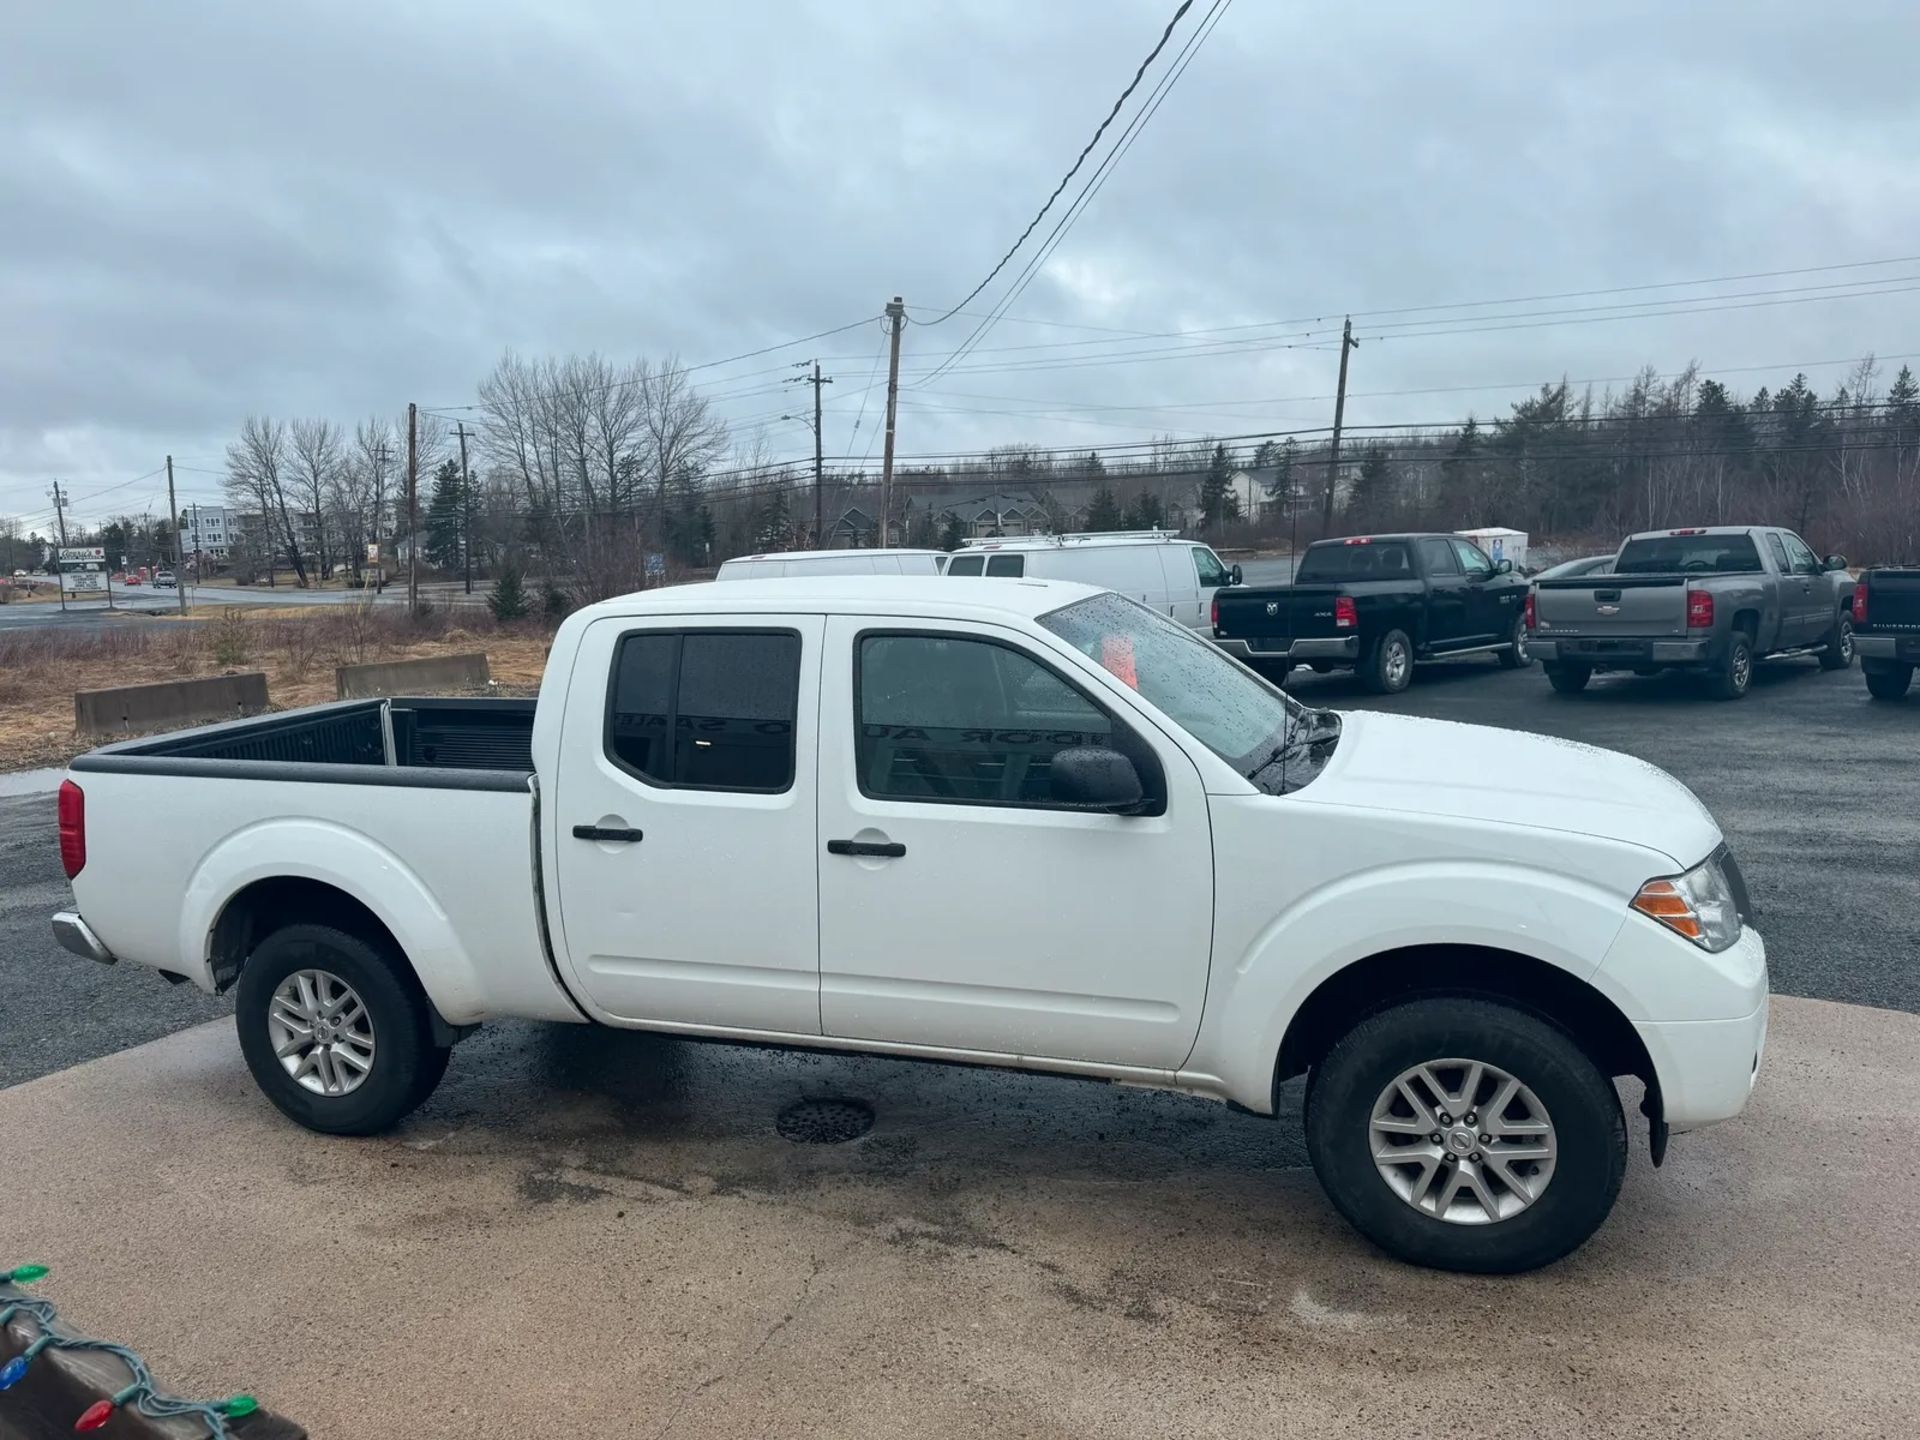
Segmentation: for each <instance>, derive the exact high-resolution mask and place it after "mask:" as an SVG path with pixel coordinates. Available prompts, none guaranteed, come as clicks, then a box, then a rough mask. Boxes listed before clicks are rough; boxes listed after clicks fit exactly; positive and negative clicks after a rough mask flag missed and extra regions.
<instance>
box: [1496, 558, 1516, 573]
mask: <svg viewBox="0 0 1920 1440" xmlns="http://www.w3.org/2000/svg"><path fill="white" fill-rule="evenodd" d="M1493 573H1494V574H1496V575H1511V574H1512V573H1513V562H1512V561H1511V560H1496V561H1494V562H1493Z"/></svg>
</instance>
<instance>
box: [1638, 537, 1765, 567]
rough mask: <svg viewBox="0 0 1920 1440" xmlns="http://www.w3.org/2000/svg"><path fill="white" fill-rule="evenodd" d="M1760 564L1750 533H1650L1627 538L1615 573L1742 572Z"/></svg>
mask: <svg viewBox="0 0 1920 1440" xmlns="http://www.w3.org/2000/svg"><path fill="white" fill-rule="evenodd" d="M1759 568H1760V552H1759V551H1758V550H1756V549H1755V548H1754V545H1753V537H1752V536H1751V535H1649V536H1646V537H1644V538H1642V539H1638V540H1629V541H1627V543H1626V544H1625V545H1622V546H1621V547H1620V558H1619V559H1618V560H1616V561H1615V562H1614V566H1613V573H1614V574H1616V575H1674V574H1692V575H1741V574H1747V573H1751V572H1752V571H1755V570H1758V569H1759Z"/></svg>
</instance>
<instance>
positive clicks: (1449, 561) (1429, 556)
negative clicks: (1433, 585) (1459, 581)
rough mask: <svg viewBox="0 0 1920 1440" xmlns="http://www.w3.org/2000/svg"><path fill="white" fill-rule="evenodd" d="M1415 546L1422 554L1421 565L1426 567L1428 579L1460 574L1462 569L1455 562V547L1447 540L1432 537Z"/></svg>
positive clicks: (1419, 541) (1416, 542)
mask: <svg viewBox="0 0 1920 1440" xmlns="http://www.w3.org/2000/svg"><path fill="white" fill-rule="evenodd" d="M1413 545H1414V548H1415V549H1416V550H1418V551H1419V552H1420V563H1421V564H1422V565H1423V566H1425V567H1426V571H1427V578H1428V579H1430V580H1434V579H1440V578H1442V577H1444V576H1448V575H1458V574H1459V573H1460V567H1459V566H1458V565H1456V564H1454V562H1453V546H1451V545H1449V544H1448V543H1447V542H1446V541H1445V540H1439V539H1434V538H1431V537H1430V538H1428V539H1425V540H1416V541H1414V542H1413Z"/></svg>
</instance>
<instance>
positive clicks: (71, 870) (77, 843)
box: [42, 780, 87, 880]
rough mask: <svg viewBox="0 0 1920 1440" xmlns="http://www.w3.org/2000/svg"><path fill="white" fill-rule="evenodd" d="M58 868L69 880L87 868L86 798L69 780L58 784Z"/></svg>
mask: <svg viewBox="0 0 1920 1440" xmlns="http://www.w3.org/2000/svg"><path fill="white" fill-rule="evenodd" d="M42 813H43V814H44V813H45V812H44V811H43V812H42ZM60 868H61V869H62V870H64V871H66V872H67V879H69V880H71V879H73V877H74V876H76V875H78V874H79V873H80V872H81V871H82V870H84V869H86V868H87V797H86V795H85V793H84V792H82V790H81V789H80V787H79V786H78V785H76V784H74V783H73V781H71V780H62V781H61V782H60Z"/></svg>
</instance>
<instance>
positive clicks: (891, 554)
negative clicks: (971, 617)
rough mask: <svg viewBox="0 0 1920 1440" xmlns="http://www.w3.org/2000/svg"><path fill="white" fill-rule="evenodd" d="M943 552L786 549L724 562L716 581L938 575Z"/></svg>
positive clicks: (944, 557) (742, 556)
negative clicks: (815, 576) (831, 576)
mask: <svg viewBox="0 0 1920 1440" xmlns="http://www.w3.org/2000/svg"><path fill="white" fill-rule="evenodd" d="M946 558H947V557H946V552H945V551H943V550H784V551H770V552H768V553H767V554H765V555H740V556H737V557H735V558H734V559H732V560H728V561H726V562H724V563H723V564H722V565H721V566H720V570H719V572H718V573H717V574H716V575H715V576H714V577H713V578H714V579H716V580H779V579H782V578H784V577H804V576H808V575H938V574H939V573H940V562H941V561H943V560H945V559H946Z"/></svg>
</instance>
